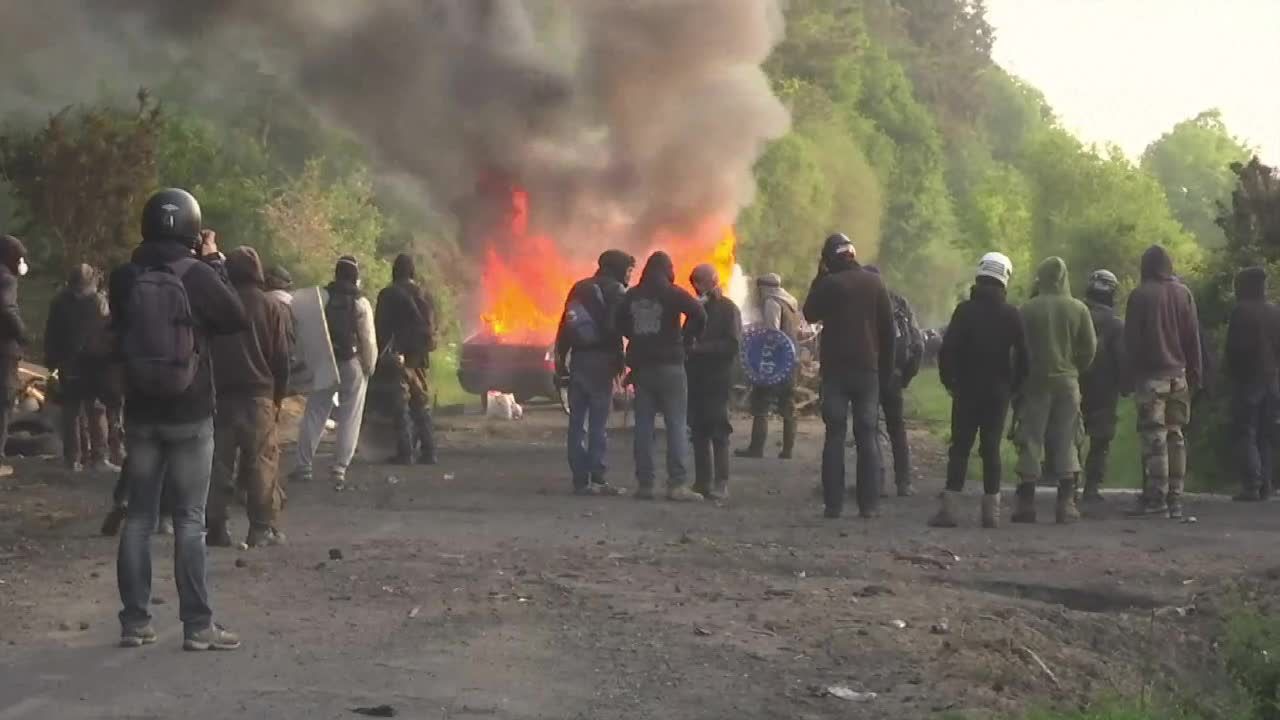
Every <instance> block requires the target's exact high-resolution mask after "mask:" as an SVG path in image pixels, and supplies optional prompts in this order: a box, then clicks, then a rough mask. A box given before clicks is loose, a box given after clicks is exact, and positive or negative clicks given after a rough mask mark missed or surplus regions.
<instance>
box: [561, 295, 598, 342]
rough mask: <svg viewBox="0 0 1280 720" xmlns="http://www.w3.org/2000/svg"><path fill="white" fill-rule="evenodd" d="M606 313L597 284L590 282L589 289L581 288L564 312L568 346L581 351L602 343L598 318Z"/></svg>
mask: <svg viewBox="0 0 1280 720" xmlns="http://www.w3.org/2000/svg"><path fill="white" fill-rule="evenodd" d="M584 291H585V292H584ZM583 295H585V296H586V297H583ZM606 312H608V308H607V307H605V302H604V292H603V291H602V290H601V289H600V285H599V283H595V282H592V283H591V284H590V285H589V288H582V289H580V290H579V291H578V292H577V293H574V296H573V297H572V298H570V299H569V305H568V306H567V307H566V308H565V312H564V321H565V327H566V329H567V331H568V334H569V344H570V346H571V347H574V348H579V349H582V348H590V347H595V346H597V345H599V344H600V343H601V342H603V341H604V328H603V323H602V322H601V320H600V318H602V317H603V316H604V314H605V313H606Z"/></svg>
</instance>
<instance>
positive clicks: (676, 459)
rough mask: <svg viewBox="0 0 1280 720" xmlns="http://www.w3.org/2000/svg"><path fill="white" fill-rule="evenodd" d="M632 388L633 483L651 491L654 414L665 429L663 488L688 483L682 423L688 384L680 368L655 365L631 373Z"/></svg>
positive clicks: (686, 444)
mask: <svg viewBox="0 0 1280 720" xmlns="http://www.w3.org/2000/svg"><path fill="white" fill-rule="evenodd" d="M631 377H632V379H633V380H634V382H635V386H636V403H635V412H636V428H635V460H636V484H637V485H639V486H640V487H641V488H645V489H652V488H653V481H654V469H653V441H654V424H655V420H656V418H657V414H658V413H662V419H663V421H664V423H665V425H666V428H667V487H668V488H669V489H675V488H678V487H683V486H684V484H685V483H686V482H688V471H687V470H686V468H685V459H686V458H687V457H688V456H689V430H688V427H687V422H686V414H687V412H688V402H689V381H688V378H686V377H685V374H684V366H683V365H659V366H656V367H647V368H640V369H637V370H635V371H633V372H632V374H631Z"/></svg>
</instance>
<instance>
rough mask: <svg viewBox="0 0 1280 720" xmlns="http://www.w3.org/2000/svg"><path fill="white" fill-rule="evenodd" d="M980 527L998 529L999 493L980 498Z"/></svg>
mask: <svg viewBox="0 0 1280 720" xmlns="http://www.w3.org/2000/svg"><path fill="white" fill-rule="evenodd" d="M982 527H984V528H986V529H988V530H995V529H996V528H998V527H1000V493H998V492H997V493H991V494H990V495H983V496H982Z"/></svg>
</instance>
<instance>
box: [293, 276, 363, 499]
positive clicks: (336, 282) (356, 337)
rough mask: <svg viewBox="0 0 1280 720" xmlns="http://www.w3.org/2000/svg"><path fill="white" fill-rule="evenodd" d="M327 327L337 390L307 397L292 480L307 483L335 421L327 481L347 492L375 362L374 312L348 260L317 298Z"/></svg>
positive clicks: (299, 430) (299, 428) (317, 392)
mask: <svg viewBox="0 0 1280 720" xmlns="http://www.w3.org/2000/svg"><path fill="white" fill-rule="evenodd" d="M321 297H322V299H323V300H324V303H325V307H324V316H325V322H326V323H327V324H328V326H329V338H330V340H331V341H332V342H333V356H334V359H335V360H336V361H337V363H338V387H337V388H324V389H320V390H317V391H316V392H313V393H312V394H310V395H308V396H307V410H306V412H305V413H304V414H303V416H302V423H301V425H300V426H299V427H298V461H297V466H296V467H295V468H294V471H293V477H294V478H295V479H297V480H299V481H301V482H308V481H310V480H311V477H312V468H311V465H312V463H313V462H314V461H315V455H316V449H317V448H318V447H319V446H320V436H321V435H322V434H323V433H324V428H325V423H327V422H328V421H329V418H330V416H333V419H334V421H335V422H336V423H337V425H338V441H337V447H336V451H335V457H334V463H333V467H332V468H331V469H330V480H331V481H332V482H333V484H334V487H335V488H337V489H339V490H341V489H343V488H344V487H346V479H347V467H348V466H350V465H351V459H352V458H354V457H355V454H356V443H357V442H358V441H359V440H360V426H361V424H362V423H363V422H364V399H365V394H366V393H367V392H368V390H369V377H370V376H372V375H373V372H374V369H375V368H376V365H377V361H378V344H377V337H376V335H377V331H376V329H375V327H374V322H373V307H372V306H371V305H370V304H369V299H368V298H366V297H365V296H364V293H362V292H360V264H359V263H358V262H357V261H356V259H355V258H353V257H351V256H350V255H343V256H342V257H340V258H338V262H337V264H336V265H335V266H334V268H333V282H331V283H329V285H328V286H326V287H325V289H324V292H322V293H321ZM335 389H336V390H337V391H338V392H337V394H338V403H337V413H336V414H335V413H334V409H335V407H334V402H333V400H334V397H333V396H334V390H335Z"/></svg>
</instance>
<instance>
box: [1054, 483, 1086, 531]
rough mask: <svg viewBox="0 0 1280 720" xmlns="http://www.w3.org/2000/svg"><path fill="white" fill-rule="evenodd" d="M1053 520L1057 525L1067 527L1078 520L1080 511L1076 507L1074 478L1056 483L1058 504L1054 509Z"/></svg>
mask: <svg viewBox="0 0 1280 720" xmlns="http://www.w3.org/2000/svg"><path fill="white" fill-rule="evenodd" d="M1053 519H1054V521H1055V522H1057V523H1058V524H1059V525H1069V524H1071V523H1074V522H1077V521H1079V520H1080V509H1079V508H1077V507H1076V481H1075V478H1068V479H1065V480H1059V481H1058V504H1057V505H1056V506H1055V507H1054V513H1053Z"/></svg>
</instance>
